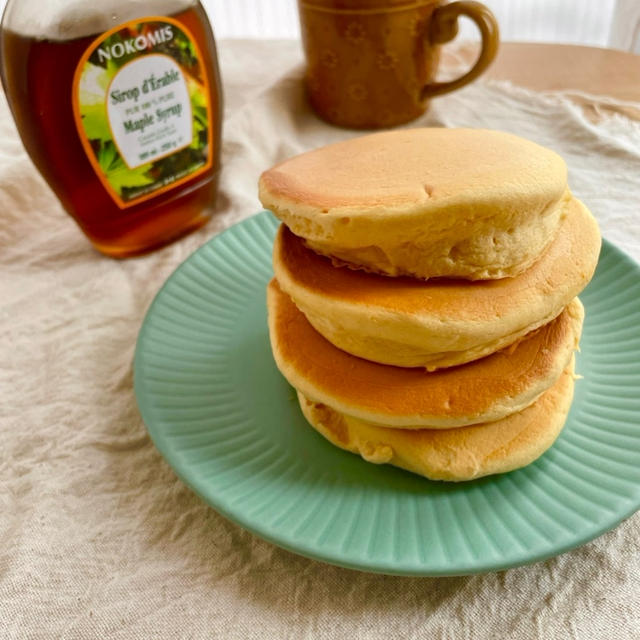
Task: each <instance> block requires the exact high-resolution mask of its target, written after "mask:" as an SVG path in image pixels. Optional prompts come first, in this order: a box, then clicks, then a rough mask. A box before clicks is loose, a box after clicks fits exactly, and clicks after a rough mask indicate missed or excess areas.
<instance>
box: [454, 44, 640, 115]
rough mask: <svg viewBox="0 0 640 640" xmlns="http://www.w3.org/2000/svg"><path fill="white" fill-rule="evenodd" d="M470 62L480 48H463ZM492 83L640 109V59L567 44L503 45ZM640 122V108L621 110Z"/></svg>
mask: <svg viewBox="0 0 640 640" xmlns="http://www.w3.org/2000/svg"><path fill="white" fill-rule="evenodd" d="M459 52H460V53H462V55H463V56H464V57H465V58H468V59H469V61H471V60H473V59H474V58H475V56H476V55H477V45H475V44H468V45H463V46H462V47H461V48H460V50H459ZM486 77H489V78H495V79H499V80H509V81H511V82H513V84H516V85H519V86H522V87H527V88H529V89H534V90H538V91H556V90H574V91H577V92H584V93H588V94H592V95H597V96H608V97H611V98H615V99H617V100H625V101H632V102H638V103H640V56H638V55H634V54H632V53H627V52H625V51H617V50H614V49H601V48H597V47H583V46H577V45H567V44H541V43H522V42H503V43H501V44H500V49H499V51H498V55H497V57H496V59H495V61H494V62H493V64H492V65H491V67H490V68H489V70H488V71H487V74H486ZM616 110H617V111H622V112H624V113H625V114H626V115H629V116H631V117H634V118H637V119H639V120H640V107H637V106H626V107H624V108H618V109H616Z"/></svg>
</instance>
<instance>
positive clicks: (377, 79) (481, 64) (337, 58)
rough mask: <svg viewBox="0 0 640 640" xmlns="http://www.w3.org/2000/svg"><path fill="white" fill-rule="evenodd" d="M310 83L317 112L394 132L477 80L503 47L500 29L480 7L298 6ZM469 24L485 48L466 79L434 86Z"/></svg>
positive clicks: (399, 3) (306, 0) (302, 1)
mask: <svg viewBox="0 0 640 640" xmlns="http://www.w3.org/2000/svg"><path fill="white" fill-rule="evenodd" d="M298 8H299V11H300V24H301V28H302V40H303V44H304V49H305V54H306V58H307V73H306V84H307V92H308V96H309V100H310V102H311V105H312V106H313V108H314V109H315V111H316V113H317V114H318V115H319V116H320V117H321V118H323V119H324V120H327V121H328V122H331V123H333V124H337V125H340V126H344V127H353V128H365V129H366V128H377V127H390V126H394V125H397V124H401V123H403V122H408V121H409V120H413V119H414V118H417V117H418V116H420V115H421V114H422V113H424V111H425V110H426V108H427V106H428V102H429V98H431V97H433V96H437V95H440V94H442V93H447V92H448V91H453V90H454V89H458V88H459V87H462V86H463V85H465V84H467V83H468V82H471V81H472V80H474V79H475V78H477V77H478V76H479V75H480V74H481V73H482V72H483V71H484V70H485V69H486V68H487V67H488V66H489V64H490V63H491V61H492V60H493V58H494V57H495V55H496V52H497V49H498V23H497V22H496V19H495V17H494V15H493V14H492V13H491V11H489V9H487V7H485V6H484V5H483V4H480V3H479V2H452V3H451V4H443V3H442V2H441V0H419V1H415V0H414V1H410V0H299V1H298ZM460 16H466V17H468V18H471V20H473V21H474V22H475V23H476V25H477V26H478V29H479V30H480V33H481V35H482V50H481V52H480V55H479V56H478V59H477V61H476V63H475V64H474V65H473V67H472V68H471V69H470V70H469V71H468V72H467V73H465V74H464V75H462V76H460V77H459V78H456V79H455V80H452V81H450V82H435V81H434V78H435V75H436V70H437V68H438V62H439V58H440V45H441V44H443V43H445V42H449V41H450V40H453V38H455V36H456V35H457V33H458V18H459V17H460Z"/></svg>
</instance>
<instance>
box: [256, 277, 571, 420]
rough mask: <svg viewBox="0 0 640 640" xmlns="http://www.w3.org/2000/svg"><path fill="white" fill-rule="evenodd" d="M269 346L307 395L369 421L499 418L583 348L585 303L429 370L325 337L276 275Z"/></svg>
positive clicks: (526, 401)
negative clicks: (374, 357) (493, 348)
mask: <svg viewBox="0 0 640 640" xmlns="http://www.w3.org/2000/svg"><path fill="white" fill-rule="evenodd" d="M267 307H268V311H269V334H270V339H271V349H272V351H273V356H274V359H275V361H276V364H277V366H278V369H279V370H280V371H281V373H282V374H283V375H284V377H285V378H286V379H287V380H288V382H289V383H290V384H291V385H292V386H293V387H295V388H296V389H297V390H298V391H301V392H302V393H303V394H304V395H305V396H306V397H307V398H309V399H311V400H312V401H314V402H320V403H322V404H326V405H327V406H330V407H333V408H334V409H335V410H337V411H339V412H340V413H344V414H347V415H350V416H353V417H356V418H360V419H361V420H366V421H367V422H373V423H375V424H379V425H384V426H386V427H395V428H405V429H424V428H427V427H429V428H432V429H435V428H441V429H442V428H451V427H460V426H464V425H469V424H475V423H478V422H489V421H493V420H499V419H501V418H504V417H505V416H507V415H509V414H510V413H514V412H515V411H520V410H522V409H524V408H525V407H527V406H528V405H530V404H531V403H532V402H534V401H535V400H536V399H537V398H538V397H539V396H540V395H541V394H542V393H543V392H544V391H546V390H547V389H549V388H550V387H551V386H552V385H553V384H554V383H555V382H556V380H557V379H558V378H559V376H560V374H561V373H562V371H563V369H564V368H565V367H566V366H567V364H568V363H569V361H570V359H571V357H572V354H573V351H574V350H575V349H576V348H577V346H578V341H579V337H580V331H581V328H582V319H583V308H582V305H581V304H580V302H579V301H578V300H577V299H575V300H573V301H572V302H571V303H570V304H569V305H568V306H567V308H566V309H565V310H564V311H563V312H562V313H561V314H560V315H559V316H558V317H557V318H556V319H555V320H553V321H552V322H550V323H549V324H548V325H545V326H544V327H541V328H540V329H538V330H537V331H536V332H534V333H533V334H531V335H530V336H528V337H527V338H526V339H523V340H521V341H520V342H518V343H517V344H516V345H514V346H513V347H511V348H509V349H508V350H503V351H499V352H497V353H495V354H493V355H490V356H487V357H486V358H482V359H481V360H477V361H476V362H473V363H470V364H467V365H462V366H460V367H454V368H450V369H442V370H439V371H436V372H433V373H428V372H426V371H425V370H424V369H419V368H413V369H409V368H402V367H393V366H390V365H384V364H377V363H375V362H370V361H368V360H364V359H362V358H358V357H356V356H352V355H350V354H348V353H346V352H344V351H342V350H341V349H338V348H337V347H335V346H333V345H332V344H331V343H330V342H329V341H328V340H326V339H325V338H323V337H322V336H321V335H320V334H319V333H318V332H317V331H316V330H315V329H314V328H313V327H312V326H311V325H310V324H309V322H308V320H307V319H306V318H305V316H304V314H303V313H302V312H301V311H299V310H298V309H297V307H296V306H295V304H294V303H293V301H292V300H291V298H290V297H289V296H288V295H287V294H285V293H283V292H282V290H281V289H280V287H279V286H278V283H277V282H276V281H275V279H274V280H272V281H271V282H270V283H269V286H268V287H267Z"/></svg>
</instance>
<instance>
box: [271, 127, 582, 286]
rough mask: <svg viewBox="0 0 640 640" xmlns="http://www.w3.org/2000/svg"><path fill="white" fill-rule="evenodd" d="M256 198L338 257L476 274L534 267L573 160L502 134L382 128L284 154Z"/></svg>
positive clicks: (411, 271)
mask: <svg viewBox="0 0 640 640" xmlns="http://www.w3.org/2000/svg"><path fill="white" fill-rule="evenodd" d="M259 196H260V200H261V202H262V204H263V205H264V207H266V208H267V209H270V210H271V211H273V212H274V214H275V215H276V216H277V217H278V218H279V219H280V220H282V222H284V223H285V224H286V225H287V226H288V227H289V228H290V229H291V231H293V233H295V234H296V235H298V236H300V237H302V238H305V239H306V241H307V243H308V245H309V246H310V247H311V248H313V249H314V250H315V251H317V252H318V253H321V254H323V255H327V256H330V257H332V258H334V259H336V260H337V261H338V262H339V263H346V264H349V265H351V266H356V267H361V268H364V269H366V270H369V271H372V272H377V273H384V274H387V275H391V276H398V275H410V276H415V277H419V278H432V277H436V276H446V277H456V278H466V279H471V280H478V279H493V278H503V277H506V276H514V275H517V274H519V273H522V272H523V271H525V270H526V269H527V268H528V267H529V266H530V265H531V264H533V263H534V262H535V261H536V259H537V258H538V257H539V256H540V254H541V253H542V252H543V251H544V249H545V248H546V247H547V245H548V244H549V243H550V242H551V240H552V239H553V237H554V236H555V234H556V231H557V229H558V225H559V224H560V220H561V218H562V216H563V215H564V211H565V208H566V206H567V204H568V202H569V201H570V199H571V195H570V193H569V191H568V187H567V169H566V165H565V163H564V161H563V160H562V158H560V156H558V155H557V154H556V153H554V152H553V151H551V150H549V149H546V148H544V147H541V146H539V145H537V144H535V143H533V142H530V141H528V140H524V139H523V138H519V137H517V136H514V135H511V134H508V133H503V132H500V131H490V130H486V129H444V128H423V129H403V130H396V131H385V132H382V133H375V134H372V135H368V136H363V137H358V138H353V139H351V140H346V141H343V142H338V143H336V144H331V145H328V146H326V147H322V148H320V149H316V150H314V151H309V152H307V153H303V154H301V155H298V156H295V157H293V158H290V159H289V160H285V161H284V162H281V163H280V164H278V165H276V166H275V167H273V168H271V169H269V170H268V171H265V172H264V173H263V174H262V176H261V177H260V182H259Z"/></svg>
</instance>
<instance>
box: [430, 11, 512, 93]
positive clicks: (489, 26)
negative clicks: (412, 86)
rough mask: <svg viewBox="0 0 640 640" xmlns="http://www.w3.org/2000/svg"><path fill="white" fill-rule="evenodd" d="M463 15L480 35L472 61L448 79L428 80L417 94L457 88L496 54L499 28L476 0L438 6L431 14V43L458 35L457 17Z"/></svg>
mask: <svg viewBox="0 0 640 640" xmlns="http://www.w3.org/2000/svg"><path fill="white" fill-rule="evenodd" d="M460 16H467V17H468V18H471V20H473V21H474V22H475V23H476V25H477V27H478V29H479V30H480V34H481V36H482V49H481V50H480V55H479V56H478V59H477V60H476V63H475V64H474V65H473V67H471V69H470V70H469V71H467V73H465V74H464V75H462V76H460V77H459V78H456V79H455V80H451V81H450V82H431V83H429V84H427V85H425V86H424V87H422V91H421V93H420V98H421V99H422V100H426V99H427V98H432V97H433V96H439V95H441V94H443V93H448V92H449V91H453V90H455V89H458V88H460V87H462V86H464V85H465V84H468V83H469V82H471V81H472V80H475V79H476V78H477V77H478V76H479V75H480V74H481V73H482V72H483V71H484V70H485V69H486V68H487V67H488V66H489V65H490V64H491V62H493V59H494V58H495V57H496V53H497V52H498V37H499V33H500V30H499V28H498V21H497V20H496V18H495V16H494V15H493V13H491V11H490V10H489V9H488V8H487V7H485V6H484V5H483V4H480V3H479V2H466V1H462V2H452V3H451V4H445V5H443V6H441V7H438V8H437V9H436V10H435V11H434V12H433V15H432V16H431V21H430V23H429V32H428V38H429V40H430V42H431V43H432V44H434V45H438V44H444V43H445V42H449V41H450V40H453V39H454V38H455V37H456V36H457V35H458V18H459V17H460Z"/></svg>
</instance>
